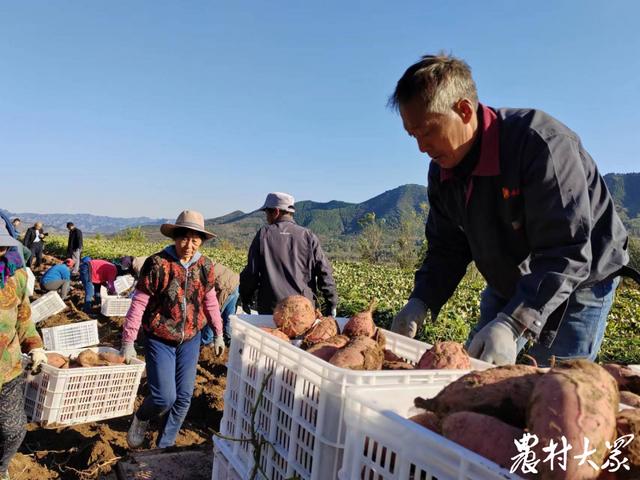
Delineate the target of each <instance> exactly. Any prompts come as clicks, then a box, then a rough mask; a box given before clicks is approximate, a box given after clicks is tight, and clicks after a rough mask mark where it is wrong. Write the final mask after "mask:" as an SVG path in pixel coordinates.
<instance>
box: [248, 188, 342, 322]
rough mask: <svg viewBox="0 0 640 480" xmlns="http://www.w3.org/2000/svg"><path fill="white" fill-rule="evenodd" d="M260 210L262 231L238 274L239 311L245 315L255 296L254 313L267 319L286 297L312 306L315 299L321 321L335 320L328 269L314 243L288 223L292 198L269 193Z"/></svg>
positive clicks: (333, 291) (334, 299)
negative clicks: (264, 219)
mask: <svg viewBox="0 0 640 480" xmlns="http://www.w3.org/2000/svg"><path fill="white" fill-rule="evenodd" d="M260 210H263V211H264V212H265V215H266V217H267V225H265V226H264V227H262V228H261V229H260V230H258V233H256V236H255V238H254V239H253V242H252V243H251V247H250V248H249V256H248V259H247V265H246V267H245V268H244V270H243V271H242V273H240V298H241V299H242V308H243V310H244V311H245V312H247V313H250V311H251V310H250V305H251V304H252V301H253V297H254V295H255V292H256V291H257V292H258V299H257V300H258V302H257V310H258V313H260V314H267V315H268V314H271V313H273V309H274V308H275V306H276V304H277V303H278V302H279V301H280V300H282V299H283V298H286V297H288V296H291V295H304V296H305V297H307V298H308V299H309V300H311V301H312V302H314V303H316V304H317V303H318V302H317V300H318V298H317V296H318V294H321V295H322V300H323V304H322V310H323V313H324V315H333V316H335V315H336V308H337V305H338V294H337V293H336V283H335V281H334V279H333V270H332V268H331V264H330V263H329V260H328V259H327V257H326V255H325V254H324V252H323V250H322V247H321V246H320V241H319V240H318V237H317V236H316V235H315V234H314V233H313V232H311V230H309V229H307V228H304V227H302V226H300V225H298V224H297V223H296V222H295V221H294V220H293V214H294V212H295V207H294V198H293V197H292V196H291V195H289V194H288V193H283V192H273V193H270V194H268V195H267V198H266V200H265V202H264V205H263V206H262V207H260Z"/></svg>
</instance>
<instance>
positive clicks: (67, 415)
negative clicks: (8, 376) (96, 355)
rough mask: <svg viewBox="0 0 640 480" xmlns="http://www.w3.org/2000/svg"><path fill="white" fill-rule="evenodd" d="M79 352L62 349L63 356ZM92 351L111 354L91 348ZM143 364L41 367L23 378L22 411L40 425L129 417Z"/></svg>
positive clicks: (136, 362)
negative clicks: (37, 371) (25, 381)
mask: <svg viewBox="0 0 640 480" xmlns="http://www.w3.org/2000/svg"><path fill="white" fill-rule="evenodd" d="M82 350H83V349H74V350H62V351H59V352H58V353H61V354H63V355H65V356H68V355H71V356H74V355H77V354H79V353H80V352H81V351H82ZM91 350H93V351H95V352H113V353H118V351H117V350H115V349H113V348H109V347H94V348H92V349H91ZM144 367H145V363H144V362H143V361H141V360H138V359H132V360H131V363H130V364H129V365H127V364H122V365H109V366H99V367H85V368H55V367H52V366H51V365H43V366H42V371H41V372H40V373H39V374H37V375H27V384H26V387H25V411H26V413H27V417H28V418H29V420H30V421H33V422H40V423H42V424H44V425H50V424H59V425H75V424H78V423H86V422H95V421H99V420H106V419H108V418H114V417H121V416H124V415H130V414H131V413H132V412H133V406H134V402H135V399H136V394H137V393H138V386H139V384H140V378H141V377H142V372H143V370H144Z"/></svg>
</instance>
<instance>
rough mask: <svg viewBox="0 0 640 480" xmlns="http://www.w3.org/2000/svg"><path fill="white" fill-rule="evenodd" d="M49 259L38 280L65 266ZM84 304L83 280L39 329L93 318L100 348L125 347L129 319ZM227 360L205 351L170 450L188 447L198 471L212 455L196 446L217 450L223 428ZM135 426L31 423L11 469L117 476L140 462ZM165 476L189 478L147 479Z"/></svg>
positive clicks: (24, 473) (34, 475) (22, 476)
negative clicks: (131, 435) (84, 308)
mask: <svg viewBox="0 0 640 480" xmlns="http://www.w3.org/2000/svg"><path fill="white" fill-rule="evenodd" d="M44 260H45V262H44V266H43V267H42V268H40V269H39V270H38V271H36V272H35V273H36V278H37V279H38V278H39V276H40V274H41V273H42V272H44V270H45V269H46V268H48V266H50V265H52V264H55V263H58V262H59V260H58V259H56V258H54V257H51V256H47V255H45V259H44ZM42 293H43V292H41V291H40V290H39V286H38V285H37V282H36V292H35V294H34V296H33V297H32V301H33V300H34V299H35V298H37V297H38V296H40V295H41V294H42ZM83 300H84V291H83V290H82V285H81V284H80V282H73V284H72V292H71V294H70V298H69V299H68V300H67V301H66V304H67V306H68V308H67V309H66V310H65V311H64V312H62V313H59V314H57V315H54V316H53V317H50V318H48V319H46V320H43V321H42V322H40V324H38V327H52V326H56V325H66V324H69V323H74V322H79V321H84V320H89V319H91V318H92V317H93V318H95V319H97V320H98V330H99V335H100V344H101V345H107V346H112V347H114V348H119V346H120V332H121V327H122V323H123V321H124V319H123V318H118V317H115V318H108V317H104V316H102V315H100V314H99V309H98V308H96V310H95V312H94V314H93V315H92V316H91V317H90V316H88V315H86V314H84V313H83V312H81V311H80V310H79V309H80V308H81V305H82V302H83ZM138 353H139V357H140V358H141V359H142V358H144V357H143V355H142V350H141V349H138ZM226 361H227V357H226V353H225V355H224V356H223V357H221V358H217V357H216V356H215V355H214V354H213V351H212V349H211V347H203V348H202V349H201V352H200V360H199V364H198V372H197V378H196V386H195V390H194V393H193V399H192V401H191V408H190V409H189V414H188V415H187V419H186V420H185V422H184V424H183V426H182V429H181V430H180V433H179V435H178V439H177V441H176V447H174V448H173V449H169V450H170V451H176V450H177V451H180V450H181V449H184V450H185V454H186V453H187V451H188V452H189V455H190V457H189V458H190V460H189V468H194V467H195V464H194V462H198V461H201V462H202V464H201V465H199V464H198V467H197V468H196V470H198V469H200V471H208V472H211V456H210V455H209V456H207V455H206V454H204V455H203V454H201V455H199V456H198V455H196V456H194V455H193V450H194V447H196V446H201V447H202V449H203V450H204V451H205V452H211V449H212V442H211V436H212V435H213V433H214V431H217V430H218V427H219V425H220V420H221V418H222V411H223V394H224V388H225V385H226V371H227V367H226ZM146 389H147V385H146V381H145V378H144V375H143V379H142V382H141V384H140V388H139V390H138V396H137V398H136V408H137V407H138V405H139V404H140V402H142V399H143V398H144V395H145V393H146ZM130 422H131V416H130V415H129V416H127V417H120V418H114V419H111V420H105V421H101V422H95V423H85V424H81V425H73V426H69V427H58V428H46V427H42V426H40V425H37V424H34V423H30V424H29V425H27V436H26V438H25V440H24V442H23V443H22V446H21V447H20V451H19V453H18V454H16V456H15V457H14V459H13V461H12V462H11V466H10V469H9V473H10V475H11V479H12V480H33V479H37V480H49V479H73V480H78V479H82V480H88V479H97V478H104V477H106V476H109V478H113V474H114V473H115V471H116V470H115V469H116V465H117V463H118V462H120V461H122V462H124V463H123V465H124V464H127V465H131V462H133V463H134V464H135V462H136V461H137V460H136V458H133V457H132V456H131V455H132V453H133V454H135V453H136V452H132V451H131V450H130V449H129V447H128V446H127V442H126V433H127V429H128V428H129V423H130ZM157 428H158V425H153V424H152V426H151V428H150V430H151V432H150V433H148V434H147V441H146V443H145V444H143V446H142V448H141V449H139V450H138V453H140V452H141V451H146V450H148V449H151V448H154V447H155V441H156V437H157ZM189 455H188V456H189ZM191 457H193V458H191ZM198 459H200V460H198ZM158 475H160V476H158ZM209 476H210V473H209ZM163 477H164V478H169V479H172V480H176V479H177V478H183V477H180V476H179V475H176V474H175V473H172V474H167V475H164V474H159V473H158V474H154V475H153V477H147V478H154V479H158V480H162V478H163ZM141 478H142V477H141ZM184 478H187V477H184ZM189 478H192V477H189ZM193 478H195V477H193Z"/></svg>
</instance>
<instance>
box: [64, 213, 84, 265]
mask: <svg viewBox="0 0 640 480" xmlns="http://www.w3.org/2000/svg"><path fill="white" fill-rule="evenodd" d="M67 230H69V240H68V242H67V258H70V259H72V260H73V261H74V264H73V271H72V272H71V274H72V275H78V272H79V271H80V255H81V254H82V231H81V230H80V229H79V228H78V227H76V226H75V225H74V224H73V222H67Z"/></svg>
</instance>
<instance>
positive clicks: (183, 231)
mask: <svg viewBox="0 0 640 480" xmlns="http://www.w3.org/2000/svg"><path fill="white" fill-rule="evenodd" d="M188 233H195V234H197V235H198V236H199V237H200V238H201V239H202V241H203V242H204V241H205V240H206V239H207V236H206V235H205V234H204V233H202V232H197V231H195V230H191V229H190V228H185V227H178V228H176V229H175V230H174V231H173V235H172V236H171V238H173V239H174V240H175V239H176V238H184V237H186V236H187V234H188Z"/></svg>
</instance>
